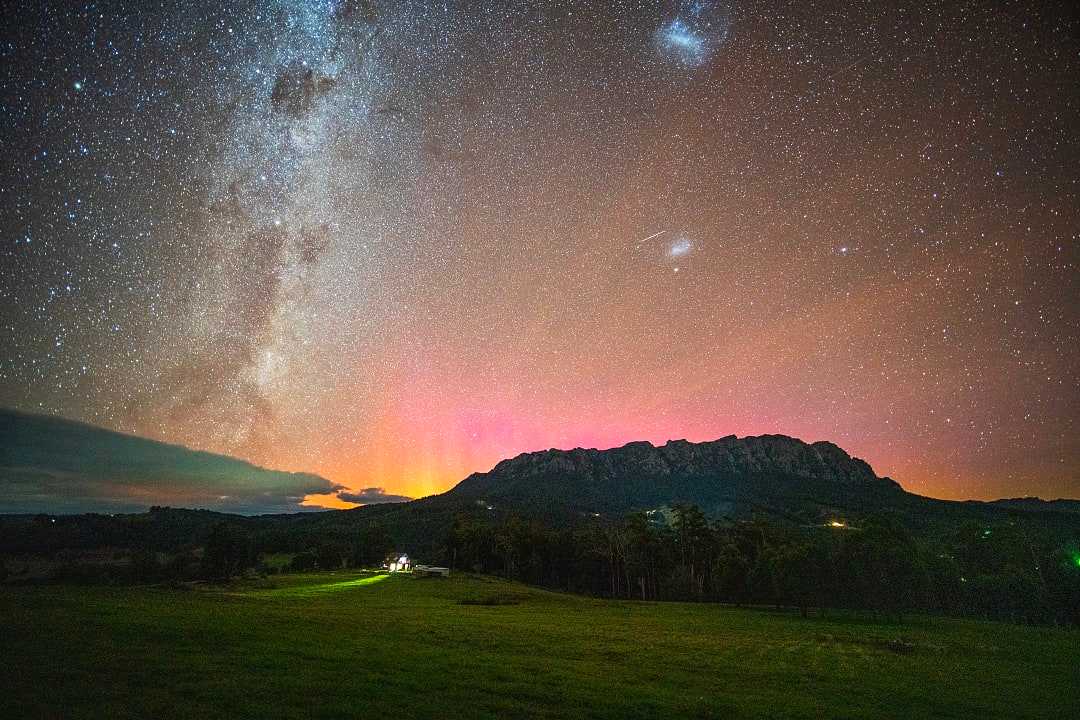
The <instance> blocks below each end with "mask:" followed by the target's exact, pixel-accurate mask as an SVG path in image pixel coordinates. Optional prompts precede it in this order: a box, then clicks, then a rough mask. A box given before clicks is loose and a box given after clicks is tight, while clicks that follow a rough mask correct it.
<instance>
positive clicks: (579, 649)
mask: <svg viewBox="0 0 1080 720" xmlns="http://www.w3.org/2000/svg"><path fill="white" fill-rule="evenodd" d="M273 585H274V587H266V588H253V587H247V588H245V587H242V586H230V587H223V588H198V589H192V590H171V589H164V588H100V587H66V586H62V587H57V586H52V587H3V588H0V623H2V624H0V658H2V661H0V717H19V718H26V717H64V718H79V717H102V718H106V717H107V718H124V717H127V718H149V717H153V718H167V717H185V718H186V717H199V718H226V717H259V718H273V717H295V718H307V717H322V718H332V717H371V718H381V717H385V718H412V717H417V718H423V717H431V718H472V717H514V718H518V717H536V718H556V717H558V718H562V717H583V718H584V717H595V718H601V717H611V718H624V717H639V718H662V717H694V718H709V717H720V718H723V717H768V718H820V717H835V718H866V717H895V718H916V717H925V718H969V717H978V718H995V717H1000V718H1037V717H1039V718H1072V717H1080V696H1078V693H1080V632H1077V631H1075V630H1062V629H1053V628H1029V627H1019V626H1010V625H1003V624H997V623H984V622H973V621H961V620H942V619H936V618H935V619H933V620H929V619H918V618H917V619H914V620H912V621H909V622H907V623H905V624H903V625H893V624H879V623H875V622H871V621H869V620H866V619H860V618H857V617H851V616H843V615H837V616H835V617H832V618H810V619H803V618H800V617H798V615H797V614H791V613H774V612H767V611H762V610H740V609H736V608H729V607H721V606H716V605H695V604H681V603H632V602H613V601H601V600H591V599H586V598H580V597H573V596H567V595H560V594H557V593H550V592H544V591H541V590H535V589H531V588H526V587H523V586H520V585H515V584H512V583H505V582H502V581H498V580H492V579H486V578H465V577H453V578H450V579H419V578H412V577H402V576H390V577H386V576H382V575H359V574H357V573H345V572H341V573H321V574H319V573H316V574H308V575H291V576H281V577H280V578H274V582H273ZM899 639H902V640H903V641H904V642H905V643H907V645H904V646H902V647H903V649H904V650H905V652H896V648H897V645H896V643H895V642H894V644H893V649H890V646H889V645H890V642H893V641H896V640H899ZM909 650H910V652H909Z"/></svg>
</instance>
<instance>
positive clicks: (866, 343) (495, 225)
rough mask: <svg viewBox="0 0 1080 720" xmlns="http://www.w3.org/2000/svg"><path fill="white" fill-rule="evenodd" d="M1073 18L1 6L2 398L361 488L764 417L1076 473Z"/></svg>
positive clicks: (1024, 470)
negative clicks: (547, 451) (17, 11)
mask: <svg viewBox="0 0 1080 720" xmlns="http://www.w3.org/2000/svg"><path fill="white" fill-rule="evenodd" d="M1068 10H1069V6H1068V5H1067V4H1062V5H1060V6H1052V5H1040V6H1039V7H1038V8H1037V9H1032V8H1030V7H1026V6H1024V5H1021V4H1000V3H976V2H972V3H959V4H954V5H952V6H950V7H948V8H943V7H934V8H933V9H927V8H925V7H921V6H918V7H916V6H907V5H905V6H903V7H895V6H894V5H893V4H891V3H889V4H882V3H864V4H859V3H854V4H853V3H842V4H832V3H822V4H814V3H785V4H776V3H739V2H733V3H711V2H701V1H698V2H687V3H679V2H674V3H655V4H654V3H644V2H640V3H639V2H628V3H608V2H603V3H577V2H575V3H559V2H545V3H535V4H532V3H523V4H510V3H505V4H504V3H500V4H499V5H498V6H497V7H495V6H493V5H492V4H487V3H408V2H374V1H363V0H357V1H354V2H346V1H340V2H339V1H330V0H325V1H323V2H270V1H268V0H262V1H259V2H239V3H220V4H218V3H201V4H196V3H179V2H177V3H170V2H165V3H159V4H157V5H156V6H155V7H154V8H153V9H147V8H146V7H145V6H144V4H143V3H126V2H113V3H102V4H96V5H92V6H85V7H83V8H82V9H79V10H74V11H71V10H68V9H67V7H66V6H64V5H60V4H55V5H53V6H45V7H36V8H34V9H27V10H23V11H22V14H21V15H20V17H19V18H18V22H15V23H8V24H7V27H6V28H5V29H4V31H3V33H4V38H3V44H2V46H0V49H2V52H3V63H2V69H0V84H2V86H3V97H4V98H5V99H4V104H3V107H2V113H3V114H2V116H0V122H2V123H3V137H4V145H5V152H4V155H5V160H4V163H3V169H2V175H0V207H2V216H0V223H2V232H3V236H2V239H0V242H2V245H0V262H2V269H0V299H2V301H3V306H2V308H0V343H2V344H3V347H4V349H3V352H2V354H0V405H5V406H9V407H14V408H17V409H21V410H26V411H33V412H40V413H55V414H59V415H63V416H65V417H69V418H72V419H78V420H84V421H87V422H91V423H95V424H98V425H102V426H104V427H108V428H112V429H117V430H123V431H126V432H132V433H136V434H140V435H145V436H149V437H153V438H158V439H163V440H167V441H170V442H175V443H181V444H185V445H188V446H191V447H194V448H199V449H206V450H211V451H215V452H221V453H227V454H231V455H236V456H238V457H241V458H244V459H247V460H250V461H252V462H255V463H258V464H261V465H265V466H268V467H274V468H280V469H285V470H297V471H300V470H302V471H308V472H315V473H319V474H321V475H323V476H325V477H327V478H330V479H331V480H332V481H334V482H337V483H341V484H343V485H344V486H346V487H348V488H351V489H352V490H353V491H354V492H352V493H346V494H344V495H343V497H348V498H350V499H354V500H355V499H357V498H363V497H365V495H364V493H366V492H368V490H372V489H382V490H380V492H381V493H393V494H404V495H410V496H416V495H422V494H427V493H432V492H437V491H440V490H443V489H445V488H447V487H449V486H450V485H452V484H453V483H454V482H456V481H457V480H459V479H461V478H462V477H464V476H465V475H466V474H468V473H469V472H472V471H476V470H486V469H488V468H489V467H490V466H491V465H493V464H494V463H495V462H496V461H497V460H499V459H500V458H502V457H505V456H510V455H514V454H517V453H519V452H523V451H529V450H536V449H542V448H547V447H553V446H555V447H572V446H578V445H584V446H600V447H604V446H611V445H617V444H622V443H624V442H627V441H630V440H638V439H647V440H652V441H664V440H667V439H670V438H688V439H690V440H705V439H712V438H716V437H720V436H723V435H726V434H730V433H737V434H740V435H743V434H759V433H772V432H776V433H784V434H788V435H794V436H798V437H802V438H803V439H806V440H808V441H812V440H819V439H828V440H831V441H833V442H836V443H838V444H839V445H841V446H843V447H844V448H845V449H847V450H848V451H850V452H852V453H853V454H856V455H858V456H860V457H863V458H865V459H866V460H868V461H869V462H871V464H873V465H874V467H875V469H877V470H878V471H879V473H882V474H884V473H887V474H890V475H891V476H893V477H894V478H896V479H897V480H899V481H900V482H901V483H902V484H904V485H905V487H907V488H909V489H911V490H914V491H917V492H923V493H927V494H932V495H937V496H942V497H990V496H1003V495H1027V494H1038V495H1043V496H1060V495H1072V496H1077V495H1078V494H1080V441H1078V440H1077V437H1078V433H1077V415H1078V414H1080V391H1078V383H1080V363H1078V361H1077V352H1076V350H1075V348H1076V347H1077V344H1078V340H1080V309H1078V308H1080V281H1078V273H1077V262H1078V250H1077V236H1078V227H1080V199H1078V196H1077V171H1076V168H1077V167H1080V149H1078V145H1077V140H1076V129H1077V128H1078V127H1080V112H1078V92H1077V90H1076V88H1077V86H1078V84H1080V73H1078V70H1080V61H1078V52H1080V43H1078V41H1077V38H1078V37H1080V24H1078V23H1077V22H1076V21H1075V19H1074V18H1072V17H1071V16H1070V14H1069V12H1068ZM361 501H362V500H361ZM319 502H328V500H327V499H326V498H323V499H322V500H319Z"/></svg>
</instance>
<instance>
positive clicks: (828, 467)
mask: <svg viewBox="0 0 1080 720" xmlns="http://www.w3.org/2000/svg"><path fill="white" fill-rule="evenodd" d="M903 494H904V492H903V490H902V489H901V488H900V486H899V485H897V484H896V483H895V482H893V481H892V480H890V479H889V478H881V477H878V476H877V475H876V474H875V473H874V471H873V469H872V468H871V467H870V465H868V464H867V463H866V462H864V461H862V460H860V459H858V458H853V457H851V456H850V455H848V454H847V453H846V452H844V451H843V450H842V449H840V448H839V447H837V446H836V445H834V444H832V443H829V442H816V443H812V444H811V443H806V442H803V441H801V440H798V439H796V438H791V437H787V436H784V435H762V436H758V437H745V438H738V437H736V436H734V435H732V436H728V437H724V438H721V439H719V440H714V441H711V442H702V443H692V442H687V441H685V440H673V441H670V442H668V443H666V444H664V445H661V446H659V447H657V446H654V445H652V444H651V443H648V442H633V443H629V444H627V445H624V446H622V447H618V448H612V449H610V450H586V449H581V448H577V449H574V450H546V451H541V452H533V453H526V454H523V455H518V456H517V457H514V458H511V459H509V460H504V461H502V462H500V463H499V464H498V465H496V466H495V467H494V468H493V469H492V470H491V471H490V472H487V473H476V474H473V475H471V476H469V477H468V478H466V479H465V480H463V481H462V482H461V483H460V484H459V485H458V486H457V487H456V488H454V489H453V490H451V491H450V492H448V493H447V494H446V495H447V496H454V497H458V498H470V499H475V500H476V501H483V502H486V503H489V504H492V505H493V506H498V505H500V504H503V505H506V504H509V505H512V506H521V507H523V508H524V507H527V508H531V509H534V510H535V509H546V510H548V511H552V512H558V511H559V510H560V509H564V510H570V509H571V508H573V509H575V510H576V511H577V512H579V513H580V512H591V513H603V514H611V513H614V514H618V513H624V512H629V511H633V510H640V509H647V508H650V507H655V506H657V505H664V504H671V503H679V502H685V503H693V504H695V505H698V506H700V507H702V508H703V509H705V510H706V511H707V512H710V513H711V514H717V515H745V514H747V513H749V512H752V511H753V510H755V509H771V508H773V507H774V506H778V505H779V506H781V507H783V508H784V510H785V512H790V511H792V510H795V509H799V508H800V507H801V506H804V505H807V504H811V505H819V506H820V505H825V506H830V507H831V506H855V507H861V506H863V505H865V504H867V503H868V502H873V503H877V502H879V501H880V500H881V499H883V498H885V497H889V496H896V495H903Z"/></svg>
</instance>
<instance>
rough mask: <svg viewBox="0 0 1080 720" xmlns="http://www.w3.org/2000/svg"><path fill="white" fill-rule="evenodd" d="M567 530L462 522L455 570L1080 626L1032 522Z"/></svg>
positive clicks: (737, 599) (661, 596) (1057, 559)
mask: <svg viewBox="0 0 1080 720" xmlns="http://www.w3.org/2000/svg"><path fill="white" fill-rule="evenodd" d="M672 515H673V518H672V521H671V522H670V523H666V524H659V523H655V522H651V521H650V518H649V517H648V516H647V515H646V514H644V513H638V514H634V515H631V516H629V517H627V518H626V519H625V520H623V521H622V522H619V523H614V524H595V525H591V526H588V527H581V528H567V529H556V528H550V527H545V526H544V525H542V524H540V523H537V522H534V521H529V520H525V519H522V518H518V517H510V518H508V519H506V520H505V521H503V522H498V523H496V522H491V521H487V520H485V519H482V518H477V517H475V516H470V515H459V516H457V517H456V518H455V521H454V524H453V527H452V528H451V530H450V532H449V535H448V537H447V542H446V552H447V560H448V562H449V563H450V564H451V566H452V567H455V568H459V569H466V570H470V571H475V572H481V573H489V574H495V575H500V576H502V577H506V578H509V579H514V580H520V581H523V582H526V583H530V584H534V585H540V586H545V587H551V588H556V589H560V590H566V591H570V592H576V593H586V594H591V595H597V596H603V597H610V598H625V599H638V600H683V601H712V602H724V603H733V604H737V605H744V604H745V605H749V604H770V605H782V606H789V607H797V608H799V610H800V611H801V612H802V613H803V614H806V613H808V612H809V610H810V609H811V608H818V609H825V608H851V609H858V610H865V611H869V612H873V613H875V614H881V615H886V616H891V617H902V616H903V614H904V613H906V612H913V611H919V612H933V613H943V614H949V615H966V616H976V617H984V618H994V619H1004V620H1010V621H1014V622H1032V623H1080V567H1078V566H1077V562H1076V560H1075V556H1074V555H1073V554H1071V553H1069V552H1067V549H1066V548H1060V547H1053V546H1051V545H1048V544H1046V543H1045V542H1043V541H1041V540H1040V539H1039V538H1036V537H1033V536H1031V535H1030V534H1029V533H1028V532H1027V531H1026V530H1025V529H1023V528H1021V527H1018V526H1014V525H1005V526H1002V527H996V528H993V529H991V528H987V527H985V526H982V525H979V524H977V523H969V524H965V525H963V526H960V527H958V528H956V529H955V530H954V531H953V532H951V533H949V534H948V535H946V536H944V537H940V538H936V539H934V540H933V541H927V540H920V539H919V538H916V537H915V536H913V535H912V534H911V533H910V532H908V531H907V530H906V529H905V528H904V527H903V526H902V525H900V524H899V523H896V522H893V521H891V520H890V519H889V518H887V517H880V518H875V519H870V520H868V521H866V522H864V523H862V524H860V525H859V526H858V527H850V526H847V525H846V524H843V523H835V524H827V525H824V526H813V527H809V526H807V527H794V526H791V525H782V524H778V523H775V522H771V521H769V520H766V519H755V520H751V521H747V522H722V523H718V522H710V521H709V520H708V519H707V518H706V517H705V515H704V514H703V513H702V512H701V510H700V509H698V508H697V507H694V506H691V505H682V506H677V507H675V508H674V509H673V513H672Z"/></svg>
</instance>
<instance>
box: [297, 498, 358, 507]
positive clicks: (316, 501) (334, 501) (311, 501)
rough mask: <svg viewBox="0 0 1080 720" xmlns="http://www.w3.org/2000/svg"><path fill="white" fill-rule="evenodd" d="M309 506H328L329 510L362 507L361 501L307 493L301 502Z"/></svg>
mask: <svg viewBox="0 0 1080 720" xmlns="http://www.w3.org/2000/svg"><path fill="white" fill-rule="evenodd" d="M300 504H301V505H303V506H304V507H309V508H326V509H327V510H351V509H352V508H354V507H360V505H359V503H354V502H346V501H345V500H342V499H341V498H339V497H338V496H337V495H305V496H304V500H303V502H301V503H300Z"/></svg>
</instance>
